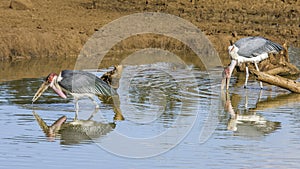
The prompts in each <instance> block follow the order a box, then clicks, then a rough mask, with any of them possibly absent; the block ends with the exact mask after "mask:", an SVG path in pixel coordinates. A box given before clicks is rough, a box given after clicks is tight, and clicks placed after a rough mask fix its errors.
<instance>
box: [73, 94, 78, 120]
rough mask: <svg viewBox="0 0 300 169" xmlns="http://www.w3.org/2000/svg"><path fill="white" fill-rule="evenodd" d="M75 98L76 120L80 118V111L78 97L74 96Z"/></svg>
mask: <svg viewBox="0 0 300 169" xmlns="http://www.w3.org/2000/svg"><path fill="white" fill-rule="evenodd" d="M74 100H75V118H74V120H77V118H78V111H79V105H78V99H77V98H74Z"/></svg>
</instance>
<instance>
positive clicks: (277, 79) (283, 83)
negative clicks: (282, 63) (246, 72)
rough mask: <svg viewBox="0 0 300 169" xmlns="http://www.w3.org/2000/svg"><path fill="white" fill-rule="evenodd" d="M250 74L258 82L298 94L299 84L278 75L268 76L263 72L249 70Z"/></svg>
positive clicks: (299, 91) (299, 90)
mask: <svg viewBox="0 0 300 169" xmlns="http://www.w3.org/2000/svg"><path fill="white" fill-rule="evenodd" d="M250 72H251V73H252V74H254V75H255V76H256V78H257V80H259V81H263V82H266V83H269V84H272V85H276V86H279V87H281V88H284V89H287V90H290V91H291V92H295V93H300V83H299V82H296V81H294V80H291V79H287V78H284V77H281V76H278V75H275V76H274V75H270V74H267V73H265V72H259V71H257V70H254V69H251V70H250Z"/></svg>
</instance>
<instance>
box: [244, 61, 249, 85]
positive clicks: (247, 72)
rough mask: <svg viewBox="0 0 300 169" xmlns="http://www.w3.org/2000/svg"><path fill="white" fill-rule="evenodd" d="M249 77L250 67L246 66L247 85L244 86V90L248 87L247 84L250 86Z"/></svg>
mask: <svg viewBox="0 0 300 169" xmlns="http://www.w3.org/2000/svg"><path fill="white" fill-rule="evenodd" d="M248 77H249V69H248V65H247V64H246V79H245V85H244V88H246V87H247V84H248Z"/></svg>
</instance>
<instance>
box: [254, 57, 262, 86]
mask: <svg viewBox="0 0 300 169" xmlns="http://www.w3.org/2000/svg"><path fill="white" fill-rule="evenodd" d="M254 65H255V68H256V70H257V71H259V68H258V66H257V63H256V62H254ZM259 86H260V88H261V89H262V88H263V85H262V82H261V81H260V82H259Z"/></svg>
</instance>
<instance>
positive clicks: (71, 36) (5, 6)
mask: <svg viewBox="0 0 300 169" xmlns="http://www.w3.org/2000/svg"><path fill="white" fill-rule="evenodd" d="M10 2H11V0H1V1H0V30H1V31H0V38H1V40H0V59H1V60H18V59H24V58H25V59H26V58H27V59H30V58H40V57H48V58H49V57H50V58H57V57H59V58H69V57H71V58H75V57H77V56H78V54H79V52H80V50H81V49H82V46H83V45H84V44H85V42H86V41H87V40H88V38H89V37H90V36H92V35H93V33H94V32H95V31H97V30H98V29H99V28H101V27H102V26H103V25H105V24H107V23H109V22H111V21H113V20H115V19H118V18H119V17H122V16H125V15H129V14H133V13H137V12H150V11H151V12H164V13H169V14H173V15H176V16H179V17H182V18H184V19H186V20H188V21H190V22H191V23H193V24H194V25H196V26H197V27H199V28H200V29H201V30H202V31H203V32H204V33H205V34H206V35H207V37H208V38H209V39H210V41H211V42H212V44H213V45H214V46H215V48H216V49H217V51H218V52H219V54H220V56H221V57H222V58H223V61H224V62H225V63H228V55H227V47H228V45H229V40H230V39H232V34H235V35H238V37H237V38H240V37H243V36H257V35H259V36H264V37H266V38H269V39H271V40H274V41H276V42H278V43H280V44H283V43H287V44H288V45H293V46H295V47H300V1H299V0H243V1H238V0H29V2H31V4H30V5H29V8H28V9H21V10H20V9H16V8H10ZM26 2H28V0H27V1H26ZM164 41H166V39H164ZM170 42H172V40H170ZM153 43H154V44H155V43H156V44H161V43H160V42H159V38H157V37H155V35H154V36H150V35H147V36H142V37H141V38H140V39H139V40H137V39H136V38H131V39H127V41H126V43H125V42H123V43H120V44H119V46H118V45H116V47H115V50H122V49H124V48H122V45H127V47H126V49H127V50H130V48H132V49H133V50H135V49H136V48H143V47H147V46H148V47H149V46H151V45H152V46H153ZM175 44H176V43H175ZM128 46H129V48H128ZM158 46H159V45H158ZM171 48H172V47H171ZM175 48H176V47H175Z"/></svg>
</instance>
